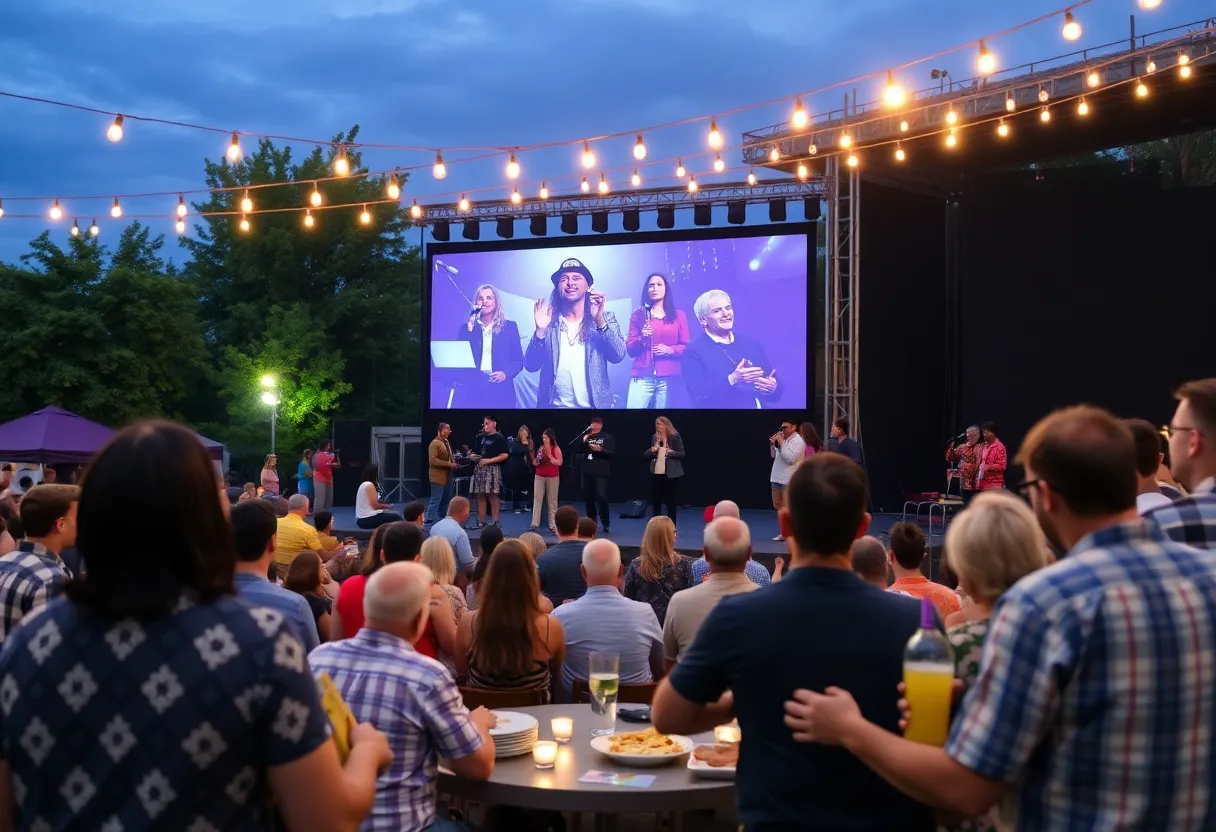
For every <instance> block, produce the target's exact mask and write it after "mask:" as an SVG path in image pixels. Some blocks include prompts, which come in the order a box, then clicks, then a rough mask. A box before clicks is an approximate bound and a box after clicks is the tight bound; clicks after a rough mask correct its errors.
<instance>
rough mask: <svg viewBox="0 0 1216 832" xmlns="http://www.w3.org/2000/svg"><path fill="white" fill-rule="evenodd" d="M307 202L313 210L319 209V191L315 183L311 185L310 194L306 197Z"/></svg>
mask: <svg viewBox="0 0 1216 832" xmlns="http://www.w3.org/2000/svg"><path fill="white" fill-rule="evenodd" d="M308 201H309V202H311V203H312V207H313V208H320V207H321V201H322V200H321V189H320V188H318V187H317V183H316V182H313V183H312V193H311V194H309V195H308Z"/></svg>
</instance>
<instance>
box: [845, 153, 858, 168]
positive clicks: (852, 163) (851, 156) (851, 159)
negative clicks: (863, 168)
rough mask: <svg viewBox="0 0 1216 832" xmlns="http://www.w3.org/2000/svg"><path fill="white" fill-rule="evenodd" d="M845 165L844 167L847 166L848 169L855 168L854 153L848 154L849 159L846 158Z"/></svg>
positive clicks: (855, 156)
mask: <svg viewBox="0 0 1216 832" xmlns="http://www.w3.org/2000/svg"><path fill="white" fill-rule="evenodd" d="M845 164H846V165H848V166H849V167H851V168H855V167H857V154H856V153H850V154H849V158H848V159H845Z"/></svg>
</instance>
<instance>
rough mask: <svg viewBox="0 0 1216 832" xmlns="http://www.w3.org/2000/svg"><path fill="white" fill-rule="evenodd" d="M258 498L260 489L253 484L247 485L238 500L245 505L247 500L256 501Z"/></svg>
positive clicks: (248, 483)
mask: <svg viewBox="0 0 1216 832" xmlns="http://www.w3.org/2000/svg"><path fill="white" fill-rule="evenodd" d="M257 498H258V487H257V486H256V485H254V484H253V483H251V482H247V483H245V487H244V488H243V489H241V496H240V497H238V498H237V502H238V503H243V502H245V501H246V500H256V499H257Z"/></svg>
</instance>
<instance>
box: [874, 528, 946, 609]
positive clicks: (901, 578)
mask: <svg viewBox="0 0 1216 832" xmlns="http://www.w3.org/2000/svg"><path fill="white" fill-rule="evenodd" d="M887 545H888V546H889V547H890V550H889V551H888V553H887V554H888V557H889V559H890V563H891V571H892V572H893V573H894V574H895V582H894V583H893V584H891V587H890V589H891V591H892V592H902V593H903V594H904V595H911V596H912V597H913V598H918V599H919V598H928V599H929V600H930V601H932V602H933V606H934V607H936V608H937V614H938V615H940V616H941V617H942V618H945V617H946V616H947V615H952V614H953V613H956V612H958V608H959V600H958V595H956V594H955V593H954V590H952V589H950V588H949V587H947V586H943V585H941V584H939V583H934V582H933V581H930V580H929V579H928V578H926V577H925V576H924V574H923V573H922V572H921V571H920V566H921V564H922V563H923V562H924V560H925V533H924V532H922V531H921V530H920V528H919V527H918V526H916V524H914V523H896V524H895V525H894V526H892V527H891V531H889V532H887Z"/></svg>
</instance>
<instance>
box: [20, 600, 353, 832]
mask: <svg viewBox="0 0 1216 832" xmlns="http://www.w3.org/2000/svg"><path fill="white" fill-rule="evenodd" d="M328 738H329V721H328V720H327V718H326V716H325V712H324V711H323V710H322V709H321V703H320V697H319V695H318V692H317V685H316V682H315V681H314V680H313V678H312V674H311V673H309V670H308V662H307V660H306V658H305V653H304V649H303V648H302V647H301V645H300V640H299V639H298V638H297V637H296V635H295V631H294V629H292V628H291V627H290V625H288V623H287V621H286V620H285V618H284V616H283V614H282V613H281V612H278V611H277V610H272V609H269V608H266V607H255V606H252V605H251V604H249V603H248V602H246V601H243V600H241V599H239V598H236V597H224V598H221V599H219V600H217V601H215V602H213V603H209V604H193V603H191V602H189V601H188V600H186V599H184V598H183V600H182V602H181V603H180V604H179V605H178V607H177V609H176V610H175V611H174V612H173V613H171V614H169V615H167V616H165V617H163V618H160V619H156V620H153V621H148V622H144V623H139V622H136V621H134V620H132V619H125V620H122V621H118V622H109V621H106V620H104V619H102V618H100V617H98V616H96V615H94V614H93V613H91V612H89V611H88V610H86V609H84V608H82V607H80V606H78V605H76V604H75V603H72V602H70V601H68V600H67V599H65V598H61V599H58V600H56V601H53V602H52V603H51V604H49V605H48V606H47V607H46V609H44V610H43V611H42V612H41V613H40V614H39V615H38V616H37V617H35V618H33V619H31V620H30V621H29V622H28V623H27V624H26V625H25V626H23V627H21V628H19V629H18V630H17V631H16V632H15V633H14V634H13V636H12V637H11V638H10V639H9V641H8V643H7V644H5V646H4V651H3V653H0V754H2V755H3V757H4V759H5V760H6V761H7V762H8V764H9V765H10V766H11V767H12V772H13V793H14V795H15V797H16V801H17V805H18V806H19V807H20V809H21V826H20V828H21V829H23V830H31V832H32V831H33V830H40V829H55V830H61V831H66V830H81V832H85V831H86V830H87V831H88V832H101V831H102V830H107V831H108V830H125V829H173V830H182V832H187V831H188V832H211V830H221V829H222V830H260V829H264V828H266V827H267V820H268V818H267V815H268V812H267V805H268V798H269V793H268V788H267V782H266V770H267V768H269V767H271V766H279V765H284V764H287V763H291V762H293V761H295V760H298V759H299V758H301V757H303V756H305V755H307V754H309V753H311V752H312V751H314V750H316V749H317V748H318V747H320V745H321V744H322V743H324V742H326V741H327V740H328Z"/></svg>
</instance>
